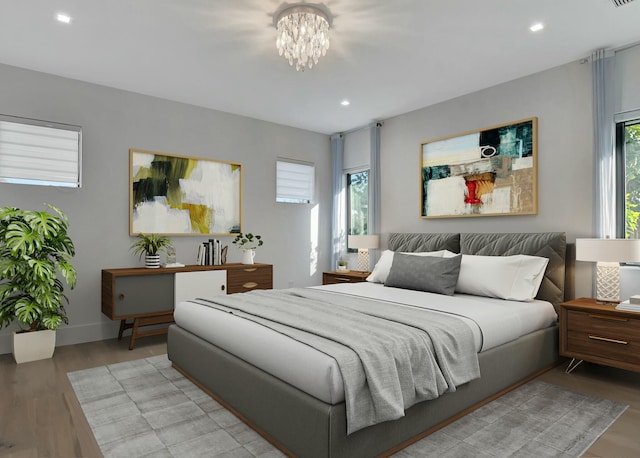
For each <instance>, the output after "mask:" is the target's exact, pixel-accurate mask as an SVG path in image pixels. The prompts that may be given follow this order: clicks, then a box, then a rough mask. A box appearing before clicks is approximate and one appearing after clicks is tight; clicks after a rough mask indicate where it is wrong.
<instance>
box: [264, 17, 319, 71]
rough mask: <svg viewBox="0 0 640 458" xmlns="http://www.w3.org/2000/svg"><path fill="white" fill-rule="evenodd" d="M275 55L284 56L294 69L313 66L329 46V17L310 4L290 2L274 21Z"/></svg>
mask: <svg viewBox="0 0 640 458" xmlns="http://www.w3.org/2000/svg"><path fill="white" fill-rule="evenodd" d="M275 24H276V29H277V30H278V38H277V40H276V47H277V48H278V54H280V55H281V56H284V58H285V59H287V60H288V61H289V65H291V66H293V64H294V62H295V66H296V70H298V71H299V70H302V71H304V70H305V68H307V67H308V68H313V66H314V65H315V64H317V63H318V59H319V58H320V56H324V55H325V54H326V53H327V49H329V26H330V17H329V15H328V14H327V13H325V12H324V11H322V10H321V9H319V8H318V7H317V6H313V5H308V4H305V5H293V6H290V7H288V8H285V9H284V10H282V11H281V12H280V14H278V16H277V17H276V20H275Z"/></svg>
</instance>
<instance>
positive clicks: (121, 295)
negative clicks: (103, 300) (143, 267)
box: [118, 293, 124, 301]
mask: <svg viewBox="0 0 640 458" xmlns="http://www.w3.org/2000/svg"><path fill="white" fill-rule="evenodd" d="M118 300H119V301H123V300H124V294H122V293H120V294H118Z"/></svg>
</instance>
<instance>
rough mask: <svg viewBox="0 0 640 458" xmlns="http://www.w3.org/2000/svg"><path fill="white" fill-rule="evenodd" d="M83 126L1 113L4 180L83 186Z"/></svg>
mask: <svg viewBox="0 0 640 458" xmlns="http://www.w3.org/2000/svg"><path fill="white" fill-rule="evenodd" d="M81 145H82V129H81V128H80V127H79V126H71V125H68V124H58V123H53V122H47V121H38V120H35V119H26V118H17V117H14V116H4V115H0V182H3V183H20V184H35V185H44V186H65V187H74V188H79V187H80V185H81V180H80V178H81V151H82V148H81Z"/></svg>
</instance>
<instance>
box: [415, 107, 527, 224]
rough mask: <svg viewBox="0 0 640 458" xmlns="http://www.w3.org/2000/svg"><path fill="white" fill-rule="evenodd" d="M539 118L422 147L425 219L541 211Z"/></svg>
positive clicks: (422, 207)
mask: <svg viewBox="0 0 640 458" xmlns="http://www.w3.org/2000/svg"><path fill="white" fill-rule="evenodd" d="M537 136H538V119H537V118H531V119H524V120H521V121H516V122H512V123H508V124H502V125H499V126H494V127H490V128H488V129H484V130H477V131H473V132H466V133H464V134H460V135H455V136H452V137H443V138H438V139H435V140H431V141H428V142H424V143H421V144H420V177H421V184H422V189H421V194H422V196H421V201H420V202H421V203H420V207H421V208H420V212H421V217H422V218H448V217H465V216H496V215H533V214H536V213H538V190H537V187H538V186H537V185H538V173H537V170H538V167H537V161H538V152H537Z"/></svg>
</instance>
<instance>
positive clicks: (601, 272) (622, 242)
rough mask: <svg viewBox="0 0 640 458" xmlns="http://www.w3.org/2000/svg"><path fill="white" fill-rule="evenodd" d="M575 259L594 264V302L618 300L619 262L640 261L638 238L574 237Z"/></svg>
mask: <svg viewBox="0 0 640 458" xmlns="http://www.w3.org/2000/svg"><path fill="white" fill-rule="evenodd" d="M576 261H591V262H595V263H597V264H596V302H598V303H601V304H611V303H618V302H620V263H621V262H640V239H576Z"/></svg>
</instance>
